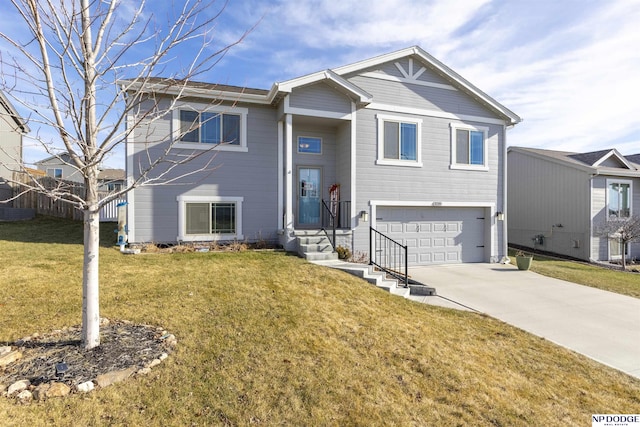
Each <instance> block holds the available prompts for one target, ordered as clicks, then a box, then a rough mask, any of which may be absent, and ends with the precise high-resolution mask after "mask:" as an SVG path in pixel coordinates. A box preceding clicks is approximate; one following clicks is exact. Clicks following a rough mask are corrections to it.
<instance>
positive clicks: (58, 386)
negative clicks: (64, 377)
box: [45, 383, 71, 397]
mask: <svg viewBox="0 0 640 427" xmlns="http://www.w3.org/2000/svg"><path fill="white" fill-rule="evenodd" d="M69 393H71V387H69V386H68V385H66V384H64V383H53V384H51V387H49V390H47V392H46V393H45V394H46V396H47V397H64V396H66V395H68V394H69Z"/></svg>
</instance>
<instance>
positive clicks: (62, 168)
mask: <svg viewBox="0 0 640 427" xmlns="http://www.w3.org/2000/svg"><path fill="white" fill-rule="evenodd" d="M35 164H36V167H37V168H38V169H39V170H41V171H43V172H45V173H46V174H47V176H50V177H52V178H56V179H64V180H66V181H72V182H77V183H84V178H83V177H82V174H81V173H80V172H79V171H78V169H77V167H76V166H75V165H73V163H72V161H71V156H70V155H69V154H68V153H61V154H58V155H54V156H50V157H47V158H46V159H42V160H40V161H37V162H36V163H35Z"/></svg>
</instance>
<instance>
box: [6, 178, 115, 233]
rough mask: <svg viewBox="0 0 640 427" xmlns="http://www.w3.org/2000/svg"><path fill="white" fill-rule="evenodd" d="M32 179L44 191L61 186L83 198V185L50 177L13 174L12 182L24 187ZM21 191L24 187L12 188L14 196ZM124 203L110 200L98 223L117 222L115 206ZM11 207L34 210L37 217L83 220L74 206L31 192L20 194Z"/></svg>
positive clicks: (31, 183) (30, 182)
mask: <svg viewBox="0 0 640 427" xmlns="http://www.w3.org/2000/svg"><path fill="white" fill-rule="evenodd" d="M34 179H35V180H36V181H37V182H38V183H39V184H40V185H42V186H43V187H44V188H46V189H54V188H56V187H60V186H61V185H62V186H63V187H64V191H65V192H68V193H71V194H74V195H77V196H79V197H81V198H84V184H82V183H78V182H73V181H64V180H59V179H54V178H52V177H50V176H41V177H34V178H32V177H30V176H29V175H27V174H26V173H14V174H13V180H14V181H16V182H21V183H24V184H25V185H30V186H32V185H33V180H34ZM21 190H22V191H24V187H22V186H20V185H15V186H14V194H15V195H18V194H19V193H20V191H21ZM107 194H108V193H98V197H100V198H102V197H104V196H106V195H107ZM124 201H125V200H124V199H117V200H112V201H111V202H109V203H108V204H107V205H105V206H104V207H103V208H102V209H101V210H100V221H103V222H106V221H117V220H118V209H117V207H116V206H117V204H118V203H120V202H124ZM13 207H14V208H24V209H35V211H36V213H37V214H39V215H49V216H55V217H58V218H67V219H73V220H76V221H82V219H83V212H82V211H81V210H80V209H76V208H75V206H73V205H72V204H71V203H69V202H65V201H64V200H56V201H54V200H53V199H52V198H51V197H49V196H47V195H46V194H43V193H39V192H37V191H33V190H32V191H29V192H27V193H25V194H22V195H20V196H19V197H18V198H17V199H15V200H14V201H13Z"/></svg>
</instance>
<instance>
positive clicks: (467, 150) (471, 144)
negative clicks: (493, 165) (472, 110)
mask: <svg viewBox="0 0 640 427" xmlns="http://www.w3.org/2000/svg"><path fill="white" fill-rule="evenodd" d="M487 133H488V129H487V128H484V127H474V126H469V125H465V124H461V123H451V169H468V170H489V164H488V161H487V151H488V150H487Z"/></svg>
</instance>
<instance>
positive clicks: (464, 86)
mask: <svg viewBox="0 0 640 427" xmlns="http://www.w3.org/2000/svg"><path fill="white" fill-rule="evenodd" d="M405 57H417V58H418V59H419V60H420V61H421V62H423V63H425V64H427V65H428V66H430V67H431V68H432V69H434V70H435V71H436V72H437V73H438V74H439V75H440V76H442V77H443V78H444V79H445V80H447V81H448V82H450V83H451V84H452V85H453V86H454V87H455V88H456V89H459V90H461V91H463V92H464V93H466V94H468V95H469V96H471V97H473V98H474V99H476V100H477V101H478V102H480V103H481V104H482V105H483V106H485V107H486V108H488V109H489V110H490V111H493V112H494V113H495V114H496V115H498V116H499V117H501V118H502V119H504V120H505V121H507V123H508V124H510V125H515V124H517V123H520V122H521V121H522V118H520V116H518V115H517V114H515V113H514V112H513V111H511V110H509V109H508V108H507V107H505V106H504V105H502V104H500V103H499V102H498V101H496V100H495V99H493V98H492V97H490V96H489V95H487V94H486V93H484V92H483V91H481V90H480V89H478V88H477V87H476V86H474V85H473V84H471V83H470V82H469V81H467V80H466V79H465V78H463V77H462V76H461V75H460V74H458V73H456V72H455V71H453V70H452V69H451V68H449V67H447V66H446V65H444V64H443V63H442V62H440V61H438V60H437V59H436V58H434V57H433V56H431V55H430V54H428V53H427V52H426V51H425V50H423V49H422V48H420V47H418V46H412V47H408V48H405V49H401V50H397V51H395V52H391V53H387V54H384V55H379V56H375V57H373V58H370V59H365V60H362V61H358V62H354V63H353V64H348V65H343V66H340V67H337V68H333V69H326V70H322V71H318V72H315V73H311V74H307V75H304V76H301V77H296V78H293V79H290V80H285V81H282V82H276V83H274V84H273V85H272V86H271V89H269V90H264V89H253V88H243V87H239V86H230V85H221V84H210V83H202V82H193V81H185V80H176V79H170V78H161V77H152V78H145V79H125V80H118V81H117V84H118V85H120V87H121V88H122V89H123V90H125V91H127V92H148V93H163V94H167V95H180V96H183V97H184V96H194V97H205V98H215V99H219V100H228V101H236V102H239V101H243V102H250V103H257V104H277V103H278V102H279V101H280V99H281V98H282V97H283V96H284V95H286V94H288V93H291V91H292V90H293V89H295V88H299V87H303V86H307V85H310V84H314V83H318V82H324V83H326V84H328V85H329V86H331V87H332V88H334V89H336V90H337V91H339V92H341V93H343V94H345V95H347V96H348V97H349V98H351V99H352V100H354V101H356V102H357V103H359V104H360V105H366V104H369V103H371V102H372V99H373V97H372V96H371V94H369V93H368V92H367V91H365V90H364V89H362V88H360V87H358V86H357V85H355V84H353V83H351V82H350V81H348V80H347V79H346V78H345V77H344V76H345V75H346V74H350V73H354V72H358V71H361V70H365V69H367V68H371V67H373V66H376V65H379V64H383V63H385V62H390V61H394V60H397V59H400V58H405Z"/></svg>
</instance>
